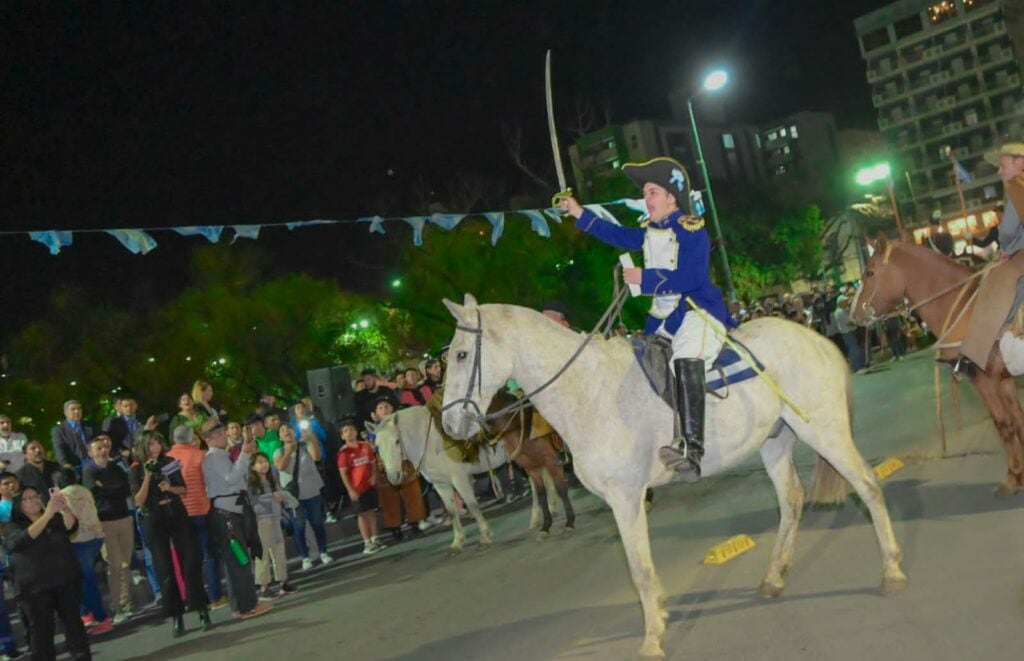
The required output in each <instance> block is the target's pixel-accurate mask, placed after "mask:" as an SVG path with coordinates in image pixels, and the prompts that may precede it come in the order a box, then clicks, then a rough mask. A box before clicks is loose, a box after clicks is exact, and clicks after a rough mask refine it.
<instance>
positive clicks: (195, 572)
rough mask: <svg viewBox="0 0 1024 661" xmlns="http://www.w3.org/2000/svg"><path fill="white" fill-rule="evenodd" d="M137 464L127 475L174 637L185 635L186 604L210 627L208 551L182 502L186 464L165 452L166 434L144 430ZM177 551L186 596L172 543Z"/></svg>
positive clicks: (204, 625) (203, 623)
mask: <svg viewBox="0 0 1024 661" xmlns="http://www.w3.org/2000/svg"><path fill="white" fill-rule="evenodd" d="M134 453H135V459H136V462H135V464H133V465H132V467H131V471H130V472H129V473H128V481H129V482H130V483H131V488H132V494H133V496H132V497H133V499H134V501H135V505H136V507H138V508H139V511H140V515H141V519H142V534H143V536H144V537H145V539H146V545H147V546H148V547H149V551H150V553H151V554H152V555H153V569H154V571H155V572H156V577H157V580H158V581H159V582H160V592H161V594H162V595H163V597H162V606H163V613H164V616H165V617H169V618H171V625H172V630H173V631H174V635H175V636H181V635H184V633H185V622H184V619H183V616H184V612H185V606H186V605H187V606H188V608H189V609H190V610H193V611H195V612H197V613H199V622H200V624H202V627H203V630H204V631H206V630H208V629H210V627H211V626H212V625H211V623H210V611H209V603H210V601H209V598H208V597H207V595H206V588H205V587H204V586H203V555H202V551H201V550H200V548H199V540H198V539H197V538H196V533H195V529H194V528H193V527H192V524H191V523H190V522H189V518H188V512H187V511H186V510H185V505H184V504H182V502H181V497H182V496H183V495H185V492H186V489H185V481H184V479H183V478H182V475H181V464H180V462H177V461H175V460H173V459H171V458H170V457H168V456H167V455H166V454H164V437H163V436H162V435H161V434H160V433H159V432H156V431H150V432H144V433H143V434H142V436H140V437H139V440H138V441H137V442H136V443H135V450H134ZM172 542H173V543H174V550H175V551H176V552H177V554H178V562H179V564H180V565H181V574H182V577H183V578H184V581H185V593H186V594H185V595H184V599H182V595H181V594H180V593H179V592H178V582H177V580H175V577H174V565H173V564H172V560H171V543H172Z"/></svg>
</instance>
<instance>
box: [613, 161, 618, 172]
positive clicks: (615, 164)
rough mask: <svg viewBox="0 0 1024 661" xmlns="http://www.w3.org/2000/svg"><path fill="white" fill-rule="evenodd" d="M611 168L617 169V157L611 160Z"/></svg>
mask: <svg viewBox="0 0 1024 661" xmlns="http://www.w3.org/2000/svg"><path fill="white" fill-rule="evenodd" d="M612 168H614V169H616V170H618V169H619V159H615V160H614V161H612Z"/></svg>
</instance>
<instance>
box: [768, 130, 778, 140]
mask: <svg viewBox="0 0 1024 661" xmlns="http://www.w3.org/2000/svg"><path fill="white" fill-rule="evenodd" d="M778 137H779V132H778V131H772V132H771V133H769V134H768V142H771V141H772V140H775V139H776V138H778Z"/></svg>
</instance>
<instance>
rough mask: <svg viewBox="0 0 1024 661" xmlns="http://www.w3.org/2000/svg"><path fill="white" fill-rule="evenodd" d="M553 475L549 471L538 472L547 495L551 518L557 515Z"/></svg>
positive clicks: (556, 494) (556, 491)
mask: <svg viewBox="0 0 1024 661" xmlns="http://www.w3.org/2000/svg"><path fill="white" fill-rule="evenodd" d="M546 463H547V462H546V461H545V464H546ZM553 475H554V473H552V472H551V471H550V470H542V471H541V472H540V477H541V479H542V480H544V490H545V492H546V493H547V495H548V511H549V512H551V515H552V516H554V515H555V514H556V513H558V487H557V486H556V485H555V480H554V478H553Z"/></svg>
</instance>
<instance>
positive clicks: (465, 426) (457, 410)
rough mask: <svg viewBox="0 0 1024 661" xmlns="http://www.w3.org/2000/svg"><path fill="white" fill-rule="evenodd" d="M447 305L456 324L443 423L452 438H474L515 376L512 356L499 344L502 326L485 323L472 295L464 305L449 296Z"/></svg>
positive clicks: (450, 350) (445, 381)
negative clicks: (489, 408) (499, 392)
mask: <svg viewBox="0 0 1024 661" xmlns="http://www.w3.org/2000/svg"><path fill="white" fill-rule="evenodd" d="M444 304H445V307H447V308H448V310H449V311H450V312H451V313H452V316H454V317H455V322H456V324H455V336H454V337H453V338H452V342H451V347H450V349H449V350H448V371H447V372H446V373H445V377H444V404H443V406H442V408H441V411H442V414H441V422H442V424H443V425H444V430H445V431H446V432H447V433H448V434H449V435H451V436H452V437H454V438H459V439H465V438H471V437H472V436H475V435H476V434H477V432H479V431H480V425H481V420H480V419H481V418H482V417H483V414H484V411H486V410H487V405H488V404H489V403H490V401H491V398H492V397H493V396H494V393H495V392H497V390H498V388H500V387H501V386H503V385H505V383H507V382H508V380H509V378H511V376H512V356H511V355H510V353H509V352H508V351H503V350H502V349H501V348H500V347H499V346H498V342H497V339H498V338H497V331H498V330H500V329H499V328H494V327H489V326H487V325H486V324H485V323H484V318H485V316H487V315H485V314H484V313H482V311H481V308H480V306H478V305H477V302H476V299H475V298H473V295H472V294H466V298H465V299H464V300H463V302H462V305H459V304H458V303H454V302H452V301H449V300H448V299H445V300H444ZM495 325H497V324H495Z"/></svg>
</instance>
